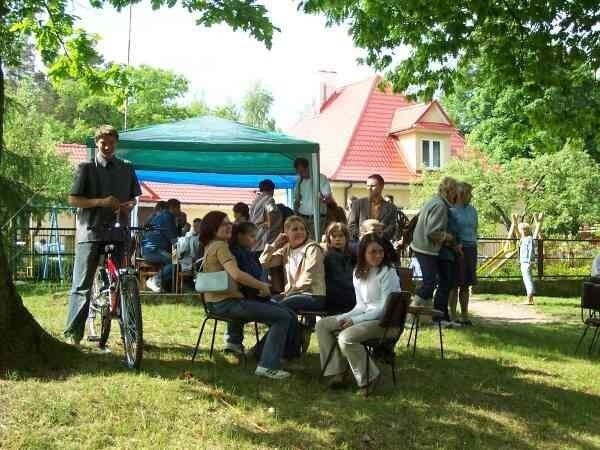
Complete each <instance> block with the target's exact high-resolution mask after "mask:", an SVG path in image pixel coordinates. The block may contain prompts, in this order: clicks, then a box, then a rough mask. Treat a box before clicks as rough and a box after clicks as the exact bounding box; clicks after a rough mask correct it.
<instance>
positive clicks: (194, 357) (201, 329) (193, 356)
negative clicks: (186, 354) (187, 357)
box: [192, 317, 208, 362]
mask: <svg viewBox="0 0 600 450" xmlns="http://www.w3.org/2000/svg"><path fill="white" fill-rule="evenodd" d="M207 320H208V317H205V318H204V320H203V321H202V326H201V327H200V333H199V334H198V340H197V341H196V347H195V348H194V354H193V355H192V362H194V360H195V359H196V354H197V353H198V347H199V346H200V340H201V339H202V333H204V325H206V321H207Z"/></svg>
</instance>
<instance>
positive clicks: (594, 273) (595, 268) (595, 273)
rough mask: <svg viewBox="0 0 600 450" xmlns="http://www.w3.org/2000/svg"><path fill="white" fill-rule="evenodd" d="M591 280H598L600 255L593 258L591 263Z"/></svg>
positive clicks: (599, 276)
mask: <svg viewBox="0 0 600 450" xmlns="http://www.w3.org/2000/svg"><path fill="white" fill-rule="evenodd" d="M592 278H600V254H598V255H597V256H596V257H595V258H594V262H593V263H592Z"/></svg>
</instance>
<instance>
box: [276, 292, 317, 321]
mask: <svg viewBox="0 0 600 450" xmlns="http://www.w3.org/2000/svg"><path fill="white" fill-rule="evenodd" d="M279 304H280V305H282V306H285V307H286V308H289V309H291V310H292V311H294V312H298V311H300V310H305V311H322V310H324V309H325V308H326V306H327V305H326V302H325V296H324V295H310V294H292V295H288V296H287V297H284V298H283V300H281V301H280V302H279ZM315 323H316V320H315V318H314V317H311V318H309V319H308V323H307V325H308V326H309V327H311V328H314V326H315Z"/></svg>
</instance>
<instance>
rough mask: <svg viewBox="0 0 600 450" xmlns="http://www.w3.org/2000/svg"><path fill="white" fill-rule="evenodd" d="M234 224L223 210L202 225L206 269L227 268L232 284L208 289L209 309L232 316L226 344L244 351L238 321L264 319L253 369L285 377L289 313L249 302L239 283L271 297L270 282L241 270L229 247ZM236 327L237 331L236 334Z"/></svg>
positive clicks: (201, 237) (272, 375)
mask: <svg viewBox="0 0 600 450" xmlns="http://www.w3.org/2000/svg"><path fill="white" fill-rule="evenodd" d="M231 229H232V225H231V222H230V221H229V219H228V218H227V215H226V214H225V213H222V212H220V211H211V212H209V213H208V214H207V215H206V216H205V217H204V219H203V220H202V225H201V226H200V242H202V244H203V245H204V249H205V250H204V261H203V272H209V273H210V272H221V271H225V272H227V274H228V275H229V278H230V280H229V287H228V288H227V290H225V291H223V292H206V293H205V294H204V299H205V301H206V305H207V306H206V307H207V309H208V310H209V311H210V312H211V313H213V314H217V315H220V316H225V317H228V318H231V320H232V321H233V322H231V323H229V325H228V328H229V333H228V342H227V346H228V348H230V349H237V350H238V351H239V352H243V346H242V336H241V333H239V324H236V322H241V323H244V322H261V323H265V324H267V325H269V327H270V328H269V332H268V333H267V335H266V338H265V344H264V349H263V352H262V353H261V357H260V360H259V363H258V366H257V367H256V371H255V372H254V373H255V374H256V375H259V376H263V377H268V378H273V379H282V378H287V377H288V376H289V375H290V374H289V373H288V372H286V371H284V370H281V369H280V367H281V356H282V354H283V350H284V345H285V341H286V339H287V334H288V330H289V328H290V323H291V319H290V315H289V314H288V313H286V312H285V311H284V310H283V309H282V308H279V307H277V306H274V305H271V304H269V303H263V302H255V301H248V300H246V299H245V298H244V295H243V294H242V292H241V291H240V288H239V285H238V283H239V284H240V285H243V286H247V287H250V288H254V289H256V290H257V293H258V296H260V297H268V296H269V287H270V286H269V284H268V283H265V282H263V281H260V280H258V279H256V278H255V277H253V276H252V275H250V274H248V273H246V272H244V271H242V270H240V269H239V267H238V265H237V262H236V260H235V258H234V256H233V255H232V254H231V251H230V250H229V245H228V242H229V240H230V239H231ZM236 327H237V330H238V332H237V333H236Z"/></svg>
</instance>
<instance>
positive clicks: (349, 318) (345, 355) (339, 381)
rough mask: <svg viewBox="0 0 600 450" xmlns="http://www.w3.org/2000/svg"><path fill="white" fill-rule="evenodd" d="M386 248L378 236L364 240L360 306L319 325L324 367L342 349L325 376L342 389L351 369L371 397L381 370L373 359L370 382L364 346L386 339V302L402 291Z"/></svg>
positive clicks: (357, 277)
mask: <svg viewBox="0 0 600 450" xmlns="http://www.w3.org/2000/svg"><path fill="white" fill-rule="evenodd" d="M386 248H387V247H386V246H385V245H384V242H383V239H382V238H381V237H378V236H376V235H374V234H369V235H367V236H365V237H364V238H363V239H362V240H361V242H360V247H359V251H358V263H357V265H356V269H355V270H354V280H353V281H354V290H355V291H356V306H355V307H354V309H352V310H351V311H349V312H347V313H344V314H341V315H338V316H330V317H325V318H323V319H321V320H320V321H319V322H318V323H317V327H316V331H317V337H318V339H319V352H320V354H321V366H324V365H325V362H326V360H327V356H328V355H329V352H330V350H331V348H332V347H333V346H334V345H335V343H336V340H337V343H338V346H339V349H336V350H334V353H333V356H332V358H331V360H330V362H329V364H328V365H327V368H326V370H325V375H326V376H329V377H331V380H330V382H329V386H330V387H331V388H337V387H340V386H341V385H343V384H344V383H345V382H346V381H347V379H348V375H349V371H348V368H350V369H351V371H352V374H353V375H354V379H355V380H356V383H357V384H358V387H359V393H360V394H361V395H367V394H368V393H369V392H370V391H371V390H372V389H373V388H374V387H375V385H376V384H377V381H378V380H379V375H380V374H379V369H378V368H377V366H376V365H375V363H374V362H373V360H372V359H371V358H369V362H368V364H369V379H367V355H366V350H365V348H364V346H363V345H362V344H361V343H362V342H364V341H366V340H369V339H376V338H380V337H383V334H384V331H385V330H384V329H383V328H382V327H381V326H380V325H379V321H380V319H381V317H382V316H383V312H384V307H385V301H386V299H387V297H388V296H389V295H390V294H391V293H392V292H399V291H400V279H399V278H398V274H397V273H396V270H395V269H394V267H393V262H392V258H391V255H390V254H389V252H388V251H386ZM338 333H339V334H338ZM336 334H337V336H336Z"/></svg>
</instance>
